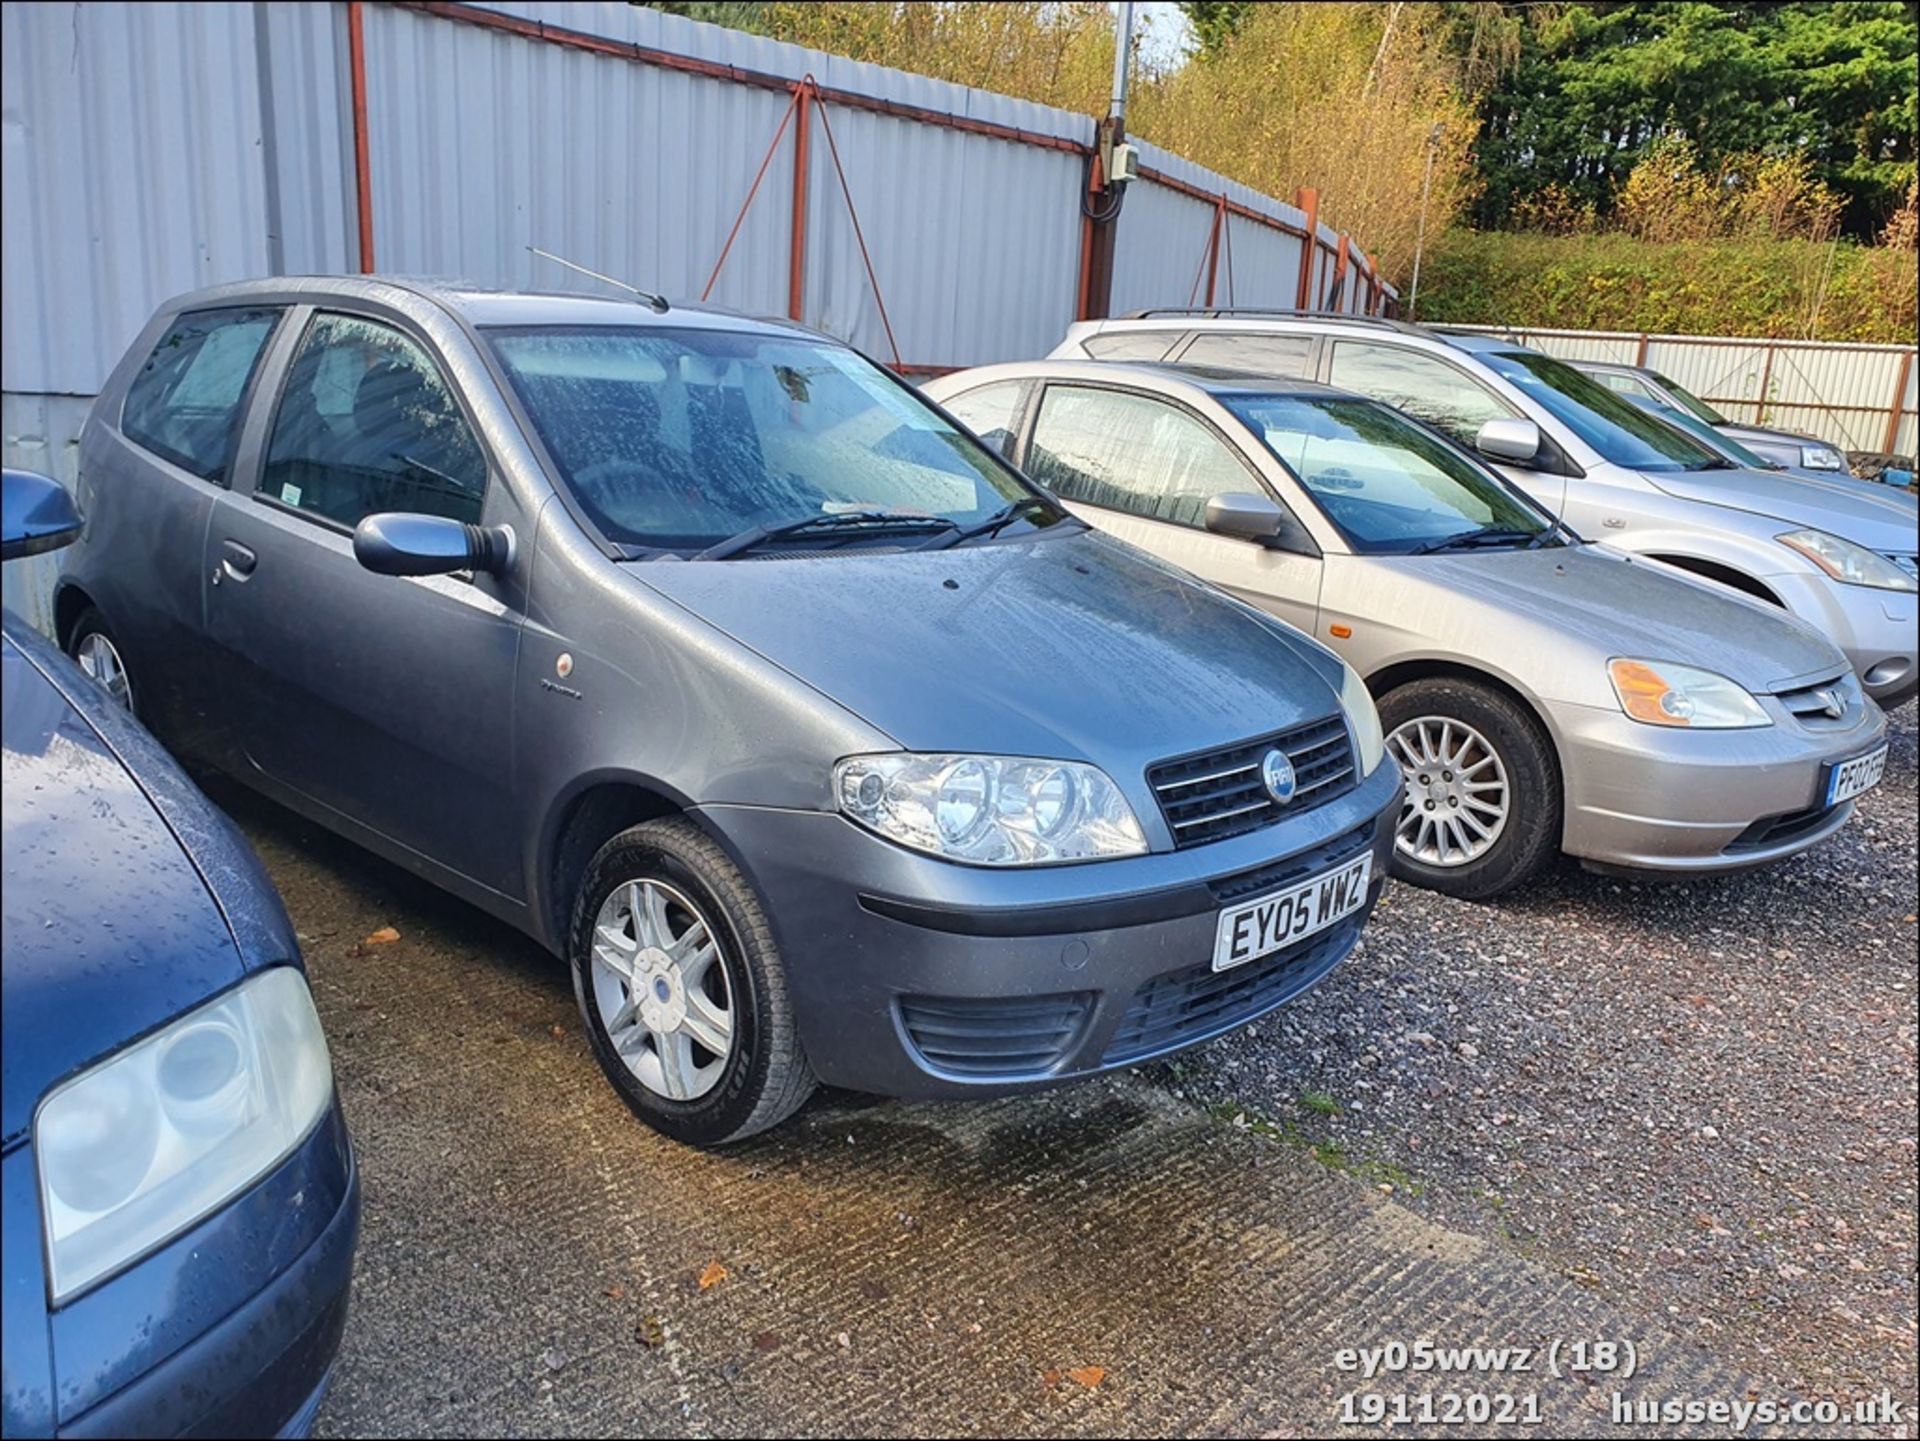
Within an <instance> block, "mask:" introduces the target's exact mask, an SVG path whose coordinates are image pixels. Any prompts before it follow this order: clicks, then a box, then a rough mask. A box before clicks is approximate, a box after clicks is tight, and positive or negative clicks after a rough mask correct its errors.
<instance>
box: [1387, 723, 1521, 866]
mask: <svg viewBox="0 0 1920 1441" xmlns="http://www.w3.org/2000/svg"><path fill="white" fill-rule="evenodd" d="M1387 749H1388V750H1389V751H1390V752H1391V753H1392V754H1393V758H1394V759H1395V760H1396V761H1398V762H1399V765H1400V770H1401V773H1402V774H1403V775H1404V776H1405V778H1406V792H1405V795H1404V797H1403V799H1402V802H1401V806H1400V823H1399V826H1398V827H1397V829H1396V831H1395V834H1394V844H1395V846H1396V847H1397V848H1398V849H1399V852H1400V854H1401V855H1403V856H1406V857H1407V858H1408V859H1410V860H1415V861H1419V862H1420V863H1421V864H1423V865H1429V866H1439V867H1442V868H1447V869H1451V868H1452V867H1455V866H1464V865H1468V864H1470V863H1471V862H1473V861H1477V860H1479V859H1480V858H1481V857H1482V856H1484V855H1485V854H1486V853H1487V852H1488V851H1490V850H1492V849H1493V847H1494V845H1495V844H1496V843H1497V842H1498V841H1499V839H1500V835H1501V832H1503V831H1504V830H1506V828H1507V817H1508V813H1509V808H1510V806H1511V804H1512V791H1511V787H1510V786H1509V784H1508V780H1507V768H1506V765H1505V763H1504V762H1503V761H1502V760H1501V759H1500V753H1499V751H1497V750H1495V749H1494V748H1493V745H1492V743H1491V742H1489V741H1488V740H1487V738H1486V737H1485V736H1483V735H1482V734H1480V732H1479V731H1477V730H1475V729H1474V728H1473V727H1472V726H1470V725H1467V724H1466V723H1465V722H1463V721H1459V720H1454V719H1452V718H1450V717H1447V716H1420V717H1418V718H1417V719H1414V720H1410V721H1408V722H1406V723H1405V724H1404V725H1402V726H1400V727H1399V728H1398V729H1396V730H1395V731H1394V732H1393V734H1392V735H1390V736H1388V737H1387Z"/></svg>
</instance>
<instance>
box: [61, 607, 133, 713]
mask: <svg viewBox="0 0 1920 1441" xmlns="http://www.w3.org/2000/svg"><path fill="white" fill-rule="evenodd" d="M67 654H68V655H70V656H72V657H73V661H74V664H75V665H77V666H79V667H80V669H81V671H82V673H83V674H85V675H86V677H87V679H89V680H91V681H92V682H93V683H94V684H95V685H97V686H99V687H100V689H102V690H103V691H105V692H106V693H107V694H108V695H110V696H111V697H113V699H114V700H116V701H118V702H119V703H120V704H121V705H123V706H125V707H126V708H127V709H128V710H129V711H131V710H133V708H134V707H133V678H132V677H131V676H130V675H129V674H128V673H127V661H126V656H125V655H124V654H123V653H122V651H121V649H120V643H119V641H117V640H116V639H115V638H114V634H113V632H112V631H111V630H109V629H108V628H107V619H106V617H105V616H103V615H101V614H100V612H99V611H98V610H97V609H95V608H94V607H93V606H88V607H87V608H86V609H85V610H83V611H81V612H80V616H79V618H78V619H77V620H75V621H74V623H73V630H72V631H71V632H70V633H69V634H68V636H67Z"/></svg>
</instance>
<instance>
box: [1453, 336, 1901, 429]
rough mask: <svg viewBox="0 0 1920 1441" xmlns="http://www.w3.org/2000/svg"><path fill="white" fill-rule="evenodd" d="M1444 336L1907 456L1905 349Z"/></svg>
mask: <svg viewBox="0 0 1920 1441" xmlns="http://www.w3.org/2000/svg"><path fill="white" fill-rule="evenodd" d="M1449 328H1450V329H1455V330H1477V331H1483V332H1485V333H1487V334H1491V335H1507V336H1511V337H1513V338H1514V339H1515V340H1518V341H1521V342H1522V343H1524V344H1527V345H1530V346H1533V347H1534V348H1535V349H1538V350H1544V351H1545V352H1547V354H1549V355H1558V356H1560V357H1562V358H1563V359H1567V360H1610V361H1616V362H1619V363H1621V364H1625V365H1636V364H1638V365H1645V366H1648V367H1650V368H1652V369H1654V370H1657V371H1659V372H1660V373H1661V374H1662V375H1665V376H1668V377H1669V378H1671V379H1672V380H1675V381H1677V382H1678V383H1679V384H1681V385H1683V386H1685V387H1686V388H1687V389H1688V390H1690V391H1692V392H1693V393H1694V394H1695V395H1697V396H1699V397H1700V398H1701V399H1702V400H1705V401H1707V402H1708V403H1709V404H1711V405H1713V406H1714V407H1715V408H1716V409H1718V410H1720V411H1721V412H1723V413H1724V414H1725V415H1726V416H1727V417H1728V418H1729V419H1732V420H1739V421H1746V422H1748V423H1750V424H1756V425H1773V426H1778V427H1780V428H1781V429H1783V430H1796V431H1801V432H1803V433H1805V434H1808V435H1817V436H1819V437H1820V438H1821V439H1823V440H1829V441H1832V442H1833V443H1834V444H1835V445H1838V446H1840V447H1841V448H1843V449H1845V450H1863V451H1887V450H1890V451H1892V452H1893V453H1894V454H1896V455H1912V454H1913V453H1914V449H1915V443H1916V436H1915V411H1916V408H1920V394H1917V392H1920V365H1917V364H1916V363H1915V350H1914V347H1912V346H1900V345H1852V344H1845V343H1841V342H1838V341H1835V342H1821V341H1814V340H1728V339H1723V338H1720V337H1718V336H1708V335H1640V334H1637V333H1633V332H1627V331H1610V330H1526V329H1518V328H1514V327H1503V326H1493V325H1460V326H1452V327H1449ZM1890 425H1891V430H1890V429H1889V426H1890ZM1889 437H1891V442H1892V443H1891V444H1889V443H1888V442H1889Z"/></svg>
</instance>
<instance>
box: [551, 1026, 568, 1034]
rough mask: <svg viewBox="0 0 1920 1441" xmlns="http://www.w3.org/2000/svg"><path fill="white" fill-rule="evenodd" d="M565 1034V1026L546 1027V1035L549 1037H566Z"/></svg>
mask: <svg viewBox="0 0 1920 1441" xmlns="http://www.w3.org/2000/svg"><path fill="white" fill-rule="evenodd" d="M566 1033H567V1028H566V1027H565V1026H548V1027H547V1034H548V1035H550V1036H564V1035H566Z"/></svg>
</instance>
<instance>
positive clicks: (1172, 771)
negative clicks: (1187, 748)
mask: <svg viewBox="0 0 1920 1441" xmlns="http://www.w3.org/2000/svg"><path fill="white" fill-rule="evenodd" d="M1276 749H1277V750H1280V751H1284V752H1285V753H1286V756H1287V759H1288V760H1289V761H1291V762H1292V763H1293V773H1294V779H1295V782H1296V787H1297V788H1296V789H1295V791H1294V794H1293V799H1292V800H1291V801H1289V802H1288V803H1287V804H1286V805H1281V804H1280V803H1279V802H1278V801H1276V800H1274V798H1273V797H1272V796H1270V795H1268V794H1267V788H1266V785H1265V784H1264V783H1263V782H1262V781H1261V779H1260V763H1261V761H1262V760H1263V759H1264V758H1265V756H1266V754H1267V752H1268V751H1269V750H1276ZM1147 784H1149V785H1151V786H1152V787H1153V792H1154V795H1155V796H1157V797H1158V798H1159V801H1160V813H1161V814H1162V815H1164V816H1165V817H1166V818H1167V825H1168V826H1169V827H1171V828H1172V830H1173V843H1174V844H1175V845H1176V846H1179V847H1182V848H1184V847H1187V846H1198V845H1205V844H1206V843H1207V842H1208V841H1221V840H1225V839H1226V838H1227V837H1228V836H1241V835H1245V834H1246V833H1247V832H1249V831H1257V830H1259V829H1260V828H1261V827H1262V826H1270V825H1272V824H1273V823H1274V822H1275V821H1277V820H1279V819H1280V818H1281V817H1282V816H1284V815H1293V814H1297V813H1299V812H1300V811H1304V810H1311V809H1312V808H1313V807H1314V806H1317V805H1323V804H1325V803H1326V802H1327V801H1330V800H1333V799H1334V798H1335V797H1337V796H1340V795H1342V794H1344V793H1345V792H1347V791H1348V790H1350V789H1352V787H1353V745H1352V742H1350V741H1349V740H1348V738H1347V725H1346V722H1345V721H1343V720H1342V719H1341V718H1340V717H1339V716H1337V715H1336V716H1329V717H1327V719H1325V720H1322V721H1315V722H1313V723H1312V724H1311V725H1304V726H1296V727H1295V728H1294V729H1292V730H1288V731H1281V732H1279V733H1278V734H1277V735H1270V736H1261V737H1259V738H1258V739H1256V740H1250V741H1242V742H1241V743H1240V744H1239V745H1236V746H1229V747H1227V748H1226V749H1224V750H1216V751H1206V752H1203V753H1202V754H1200V755H1192V756H1182V757H1181V758H1180V759H1178V760H1171V761H1162V762H1161V763H1160V764H1159V765H1157V766H1154V767H1153V768H1152V769H1150V770H1149V771H1148V772H1147Z"/></svg>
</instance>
